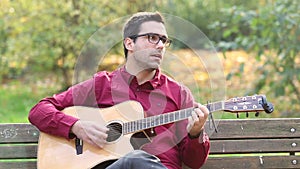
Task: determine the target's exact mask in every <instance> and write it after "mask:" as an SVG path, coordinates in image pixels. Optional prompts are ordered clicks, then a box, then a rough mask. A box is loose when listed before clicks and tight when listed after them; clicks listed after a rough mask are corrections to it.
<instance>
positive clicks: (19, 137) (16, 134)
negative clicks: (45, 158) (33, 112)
mask: <svg viewBox="0 0 300 169" xmlns="http://www.w3.org/2000/svg"><path fill="white" fill-rule="evenodd" d="M38 138H39V131H38V129H37V128H35V127H34V126H33V125H31V124H27V123H24V124H23V123H22V124H21V123H12V124H6V123H2V124H0V144H1V143H28V142H37V141H38Z"/></svg>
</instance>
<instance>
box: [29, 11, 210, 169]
mask: <svg viewBox="0 0 300 169" xmlns="http://www.w3.org/2000/svg"><path fill="white" fill-rule="evenodd" d="M123 37H124V39H123V45H124V52H125V58H126V63H125V65H124V66H123V67H121V68H119V69H117V70H115V71H113V72H111V73H108V72H106V71H102V72H98V73H96V74H95V75H94V77H93V78H91V79H89V80H87V81H85V82H82V83H79V84H76V85H74V86H72V87H70V88H69V89H68V90H67V91H64V92H62V93H60V94H57V95H54V96H53V97H49V98H45V99H43V100H41V101H40V102H39V103H38V104H37V105H36V106H34V107H33V108H32V110H31V111H30V114H29V120H30V122H31V123H32V124H34V125H36V126H37V127H38V128H39V129H40V130H41V131H43V132H46V133H49V134H53V135H56V136H61V137H65V138H66V139H71V138H74V137H75V136H76V137H77V138H79V139H81V140H83V142H87V143H89V144H91V145H94V146H98V147H100V148H103V147H104V146H105V145H106V144H107V140H106V139H107V132H108V130H109V129H108V128H107V127H106V126H105V125H101V124H95V123H93V122H91V121H83V120H80V119H78V118H75V117H72V116H69V115H66V114H64V113H63V112H61V110H63V109H64V108H66V107H70V106H74V105H83V106H93V107H100V108H106V107H110V106H113V105H116V104H118V103H121V102H124V101H127V100H135V101H138V102H140V104H141V105H142V107H143V109H144V112H145V116H147V117H148V116H153V115H158V114H163V113H168V112H172V111H177V110H181V109H185V108H190V107H195V109H194V111H193V112H192V115H191V116H190V117H189V118H188V120H182V121H180V122H176V123H170V124H165V125H162V126H158V127H155V128H154V129H153V130H154V132H155V133H156V135H157V136H156V137H154V138H153V140H151V143H147V144H145V145H144V146H142V147H141V150H135V151H133V152H131V153H129V154H128V155H126V156H124V157H123V158H120V159H119V160H117V161H116V162H115V163H113V164H111V165H110V166H109V167H108V168H122V169H123V168H142V167H143V168H147V169H148V168H169V169H179V168H182V164H185V165H187V166H188V167H191V168H200V167H201V166H202V165H203V164H204V162H205V161H206V159H207V156H208V153H209V147H210V144H209V139H208V136H207V135H206V133H205V132H204V125H205V122H206V119H207V117H208V113H209V111H208V109H207V108H206V107H205V106H203V105H201V104H198V103H195V101H194V99H193V96H192V94H191V92H190V90H189V89H187V88H186V87H184V86H183V85H181V84H179V83H177V82H176V81H174V80H173V79H171V78H169V77H167V76H166V75H164V74H162V72H161V71H160V64H161V61H162V58H163V56H164V53H165V50H166V47H168V46H169V45H170V43H171V40H169V39H168V35H167V31H166V28H165V25H164V20H163V18H162V16H161V15H160V14H159V13H157V12H156V13H148V12H142V13H137V14H135V15H133V16H132V17H131V18H130V19H129V20H128V21H127V23H126V24H125V26H124V30H123ZM129 113H130V112H129Z"/></svg>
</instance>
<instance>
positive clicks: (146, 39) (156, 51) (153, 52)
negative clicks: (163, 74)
mask: <svg viewBox="0 0 300 169" xmlns="http://www.w3.org/2000/svg"><path fill="white" fill-rule="evenodd" d="M149 33H151V34H150V35H149ZM138 35H145V36H139V37H137V38H136V41H135V43H134V46H133V48H132V54H133V59H134V60H135V62H136V64H137V66H139V67H140V68H144V69H157V68H159V66H160V64H161V61H162V59H163V55H164V53H165V45H164V43H163V42H162V40H160V39H159V41H158V43H153V41H157V38H159V37H164V38H167V37H168V35H167V31H166V28H165V26H164V24H162V23H160V22H155V21H149V22H145V23H143V24H142V25H141V27H140V33H139V34H138Z"/></svg>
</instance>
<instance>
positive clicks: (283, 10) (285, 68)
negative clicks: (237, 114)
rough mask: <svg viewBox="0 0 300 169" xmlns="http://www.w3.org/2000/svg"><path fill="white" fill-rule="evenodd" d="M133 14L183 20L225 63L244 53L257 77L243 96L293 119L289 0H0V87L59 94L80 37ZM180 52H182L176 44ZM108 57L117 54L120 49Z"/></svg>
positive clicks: (298, 59)
mask: <svg viewBox="0 0 300 169" xmlns="http://www.w3.org/2000/svg"><path fill="white" fill-rule="evenodd" d="M138 11H160V12H162V13H167V14H171V15H174V16H178V17H181V18H183V19H186V20H188V21H190V22H191V23H193V24H194V25H195V26H197V27H198V28H199V29H200V30H201V31H203V33H204V34H205V35H207V37H208V38H209V39H210V40H211V41H212V42H213V44H214V45H215V47H216V49H217V50H218V51H220V52H223V53H224V58H225V59H226V57H228V56H226V52H228V51H236V50H244V51H246V52H247V53H249V54H251V55H252V56H253V57H255V59H256V61H257V62H258V63H261V64H258V65H260V66H254V67H253V70H252V71H253V72H255V73H256V75H257V76H256V79H255V81H254V82H253V87H252V88H251V89H249V90H246V91H245V92H244V94H245V95H247V94H251V93H266V94H267V95H268V96H270V97H271V100H272V101H276V103H277V101H278V103H284V104H281V105H279V106H278V108H279V110H280V111H281V112H283V113H282V114H281V115H280V116H281V117H284V116H297V115H295V114H291V112H295V111H299V110H300V106H299V105H300V56H299V50H300V45H299V41H300V27H299V23H300V12H299V11H300V1H297V0H249V1H240V0H226V1H220V0H189V1H185V0H157V1H152V0H144V1H138V0H127V1H117V0H101V1H100V0H96V1H95V0H63V1H52V0H43V1H39V0H29V1H28V0H1V1H0V83H1V84H2V85H5V84H8V83H9V82H11V81H14V80H18V81H20V80H21V81H22V83H23V82H24V84H27V82H28V83H36V82H38V81H39V79H43V78H48V79H50V81H47V82H45V83H46V85H49V86H50V87H51V86H52V87H53V88H54V90H55V91H59V90H61V89H65V88H66V87H68V86H70V85H71V84H72V76H73V71H74V66H75V62H76V58H77V57H78V55H79V54H80V52H81V50H82V47H83V46H84V43H85V42H86V41H87V40H88V38H89V37H90V36H91V35H92V34H93V33H94V32H96V31H97V30H98V29H99V28H101V27H103V26H105V25H106V24H108V23H110V22H112V21H113V20H115V19H118V18H120V17H123V16H126V15H130V14H132V13H135V12H138ZM108 36H113V35H108ZM180 48H185V46H184V45H182V46H181V45H180V44H179V45H177V46H176V49H180ZM113 54H117V55H122V50H121V48H120V46H116V49H115V50H114V52H113ZM245 64H247V63H241V64H240V65H239V66H240V68H239V69H238V70H234V71H231V72H229V73H228V74H226V76H227V80H228V81H230V80H234V79H233V78H235V77H238V78H247V74H246V73H247V72H246V71H245V69H244V67H245ZM110 67H111V66H110ZM50 83H52V85H50ZM32 88H33V89H32V90H36V89H35V88H36V86H34V87H32ZM33 93H34V92H33Z"/></svg>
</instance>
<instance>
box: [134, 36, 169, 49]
mask: <svg viewBox="0 0 300 169" xmlns="http://www.w3.org/2000/svg"><path fill="white" fill-rule="evenodd" d="M154 35H155V36H158V37H159V40H158V41H157V42H153V41H151V39H150V37H151V36H154ZM141 36H147V38H148V42H149V43H152V44H155V45H157V44H158V43H159V41H161V42H162V43H163V44H164V46H165V47H169V46H170V45H171V43H172V40H171V39H169V38H167V37H166V36H161V35H159V34H157V33H144V34H140V35H132V36H129V38H130V39H136V38H138V37H141Z"/></svg>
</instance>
